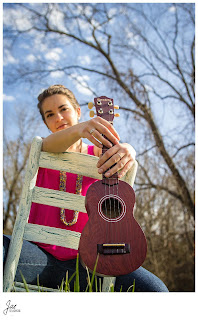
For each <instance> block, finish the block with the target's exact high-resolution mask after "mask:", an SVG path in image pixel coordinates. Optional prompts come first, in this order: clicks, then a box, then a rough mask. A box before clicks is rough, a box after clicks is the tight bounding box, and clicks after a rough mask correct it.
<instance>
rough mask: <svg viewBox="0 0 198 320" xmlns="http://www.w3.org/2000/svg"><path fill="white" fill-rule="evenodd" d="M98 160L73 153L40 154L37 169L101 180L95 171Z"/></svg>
mask: <svg viewBox="0 0 198 320" xmlns="http://www.w3.org/2000/svg"><path fill="white" fill-rule="evenodd" d="M97 162H98V158H96V157H94V156H91V155H87V154H83V153H77V152H76V153H75V152H64V153H47V152H41V155H40V160H39V167H42V168H48V169H54V170H63V171H67V172H72V173H75V174H81V175H83V176H87V177H91V178H94V179H101V175H100V174H99V173H98V172H97V170H96V164H97Z"/></svg>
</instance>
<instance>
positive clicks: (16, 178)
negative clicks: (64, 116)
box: [3, 110, 38, 234]
mask: <svg viewBox="0 0 198 320" xmlns="http://www.w3.org/2000/svg"><path fill="white" fill-rule="evenodd" d="M13 119H14V120H13ZM13 119H11V118H9V121H6V120H5V122H4V137H3V138H4V144H3V152H4V161H3V162H4V163H3V189H4V203H3V229H4V233H6V234H11V233H12V228H13V225H14V222H15V218H16V214H17V210H18V205H19V201H20V196H21V191H22V186H23V181H24V173H25V168H26V164H27V160H28V156H29V150H30V145H31V141H32V136H33V132H34V130H35V129H36V127H37V126H38V124H37V123H38V121H37V117H35V114H34V115H31V114H29V113H28V112H26V113H22V112H21V111H20V110H16V113H14V114H13ZM13 122H15V124H16V125H17V130H16V135H15V138H10V137H9V131H10V130H9V129H8V126H9V124H10V123H13Z"/></svg>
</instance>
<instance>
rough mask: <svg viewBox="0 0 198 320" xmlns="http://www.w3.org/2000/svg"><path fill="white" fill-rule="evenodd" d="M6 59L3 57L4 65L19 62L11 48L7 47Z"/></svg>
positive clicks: (5, 51)
mask: <svg viewBox="0 0 198 320" xmlns="http://www.w3.org/2000/svg"><path fill="white" fill-rule="evenodd" d="M3 56H4V59H3V64H4V66H6V65H8V64H10V63H11V64H17V63H18V60H17V59H16V58H15V57H13V55H12V54H11V53H10V51H9V50H7V49H5V50H4V55H3Z"/></svg>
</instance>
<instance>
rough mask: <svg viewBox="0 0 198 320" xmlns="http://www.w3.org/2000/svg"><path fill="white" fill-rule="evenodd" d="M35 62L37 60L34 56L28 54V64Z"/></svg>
mask: <svg viewBox="0 0 198 320" xmlns="http://www.w3.org/2000/svg"><path fill="white" fill-rule="evenodd" d="M35 60H36V58H35V56H34V55H33V54H28V55H27V57H26V61H28V62H34V61H35Z"/></svg>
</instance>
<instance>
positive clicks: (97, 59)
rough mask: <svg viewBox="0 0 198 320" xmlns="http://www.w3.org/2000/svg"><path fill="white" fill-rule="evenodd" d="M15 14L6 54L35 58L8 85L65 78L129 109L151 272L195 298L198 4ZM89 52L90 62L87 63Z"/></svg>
mask: <svg viewBox="0 0 198 320" xmlns="http://www.w3.org/2000/svg"><path fill="white" fill-rule="evenodd" d="M5 7H6V6H5ZM8 9H9V10H8V11H5V27H4V36H5V39H6V42H5V46H4V48H5V50H6V52H9V53H11V52H12V54H13V55H14V49H15V48H17V47H18V46H19V45H20V41H22V40H23V38H24V37H25V38H26V40H27V43H28V41H29V43H30V44H31V53H32V52H33V53H34V54H35V56H34V58H35V59H33V62H32V63H31V64H30V63H26V62H25V61H24V60H23V61H22V60H21V61H19V63H18V65H17V67H16V68H13V69H12V70H9V73H8V74H7V75H6V77H5V80H4V81H9V83H12V82H16V83H17V82H23V81H26V83H27V82H29V83H31V85H36V83H37V82H38V81H40V82H41V81H43V82H46V83H48V82H49V80H48V77H49V75H50V74H52V73H54V72H62V73H63V74H64V75H65V76H66V79H69V80H68V82H69V81H75V84H77V85H81V87H84V88H85V89H87V90H89V91H90V92H91V93H92V94H93V95H94V96H98V95H100V93H101V92H105V90H106V88H109V91H110V92H111V94H112V96H114V100H116V101H121V106H120V109H121V112H122V113H123V116H125V117H126V118H125V119H126V121H125V125H124V130H125V131H126V135H125V137H126V139H125V140H127V142H129V143H131V144H132V145H134V144H135V145H134V146H135V148H136V150H137V160H138V162H139V170H138V174H137V178H136V181H135V191H136V202H137V206H136V212H135V214H136V216H137V219H138V221H140V224H141V225H142V226H143V228H144V231H145V233H146V236H147V240H148V247H149V251H148V256H147V260H146V262H145V266H146V267H147V268H148V269H149V270H151V271H153V272H154V273H155V274H157V275H158V276H160V278H161V279H162V280H164V281H165V283H166V284H167V285H168V287H170V290H172V291H180V290H181V291H182V290H183V291H193V290H194V172H195V165H194V147H195V143H194V123H195V32H194V31H195V17H194V15H195V12H194V11H195V8H194V5H193V4H190V3H186V4H174V5H172V4H116V5H112V4H97V3H95V4H91V3H89V4H51V3H50V4H47V3H46V4H36V5H35V4H34V5H31V4H9V5H8ZM6 14H9V19H8V17H7V18H6ZM7 20H8V21H7ZM21 21H22V22H23V23H20V22H21ZM32 43H34V44H35V46H37V48H38V47H39V46H40V48H41V50H40V51H39V54H38V51H34V47H33V46H32ZM42 46H43V47H42ZM42 48H43V51H42ZM54 48H59V49H61V50H62V51H61V54H62V59H61V60H58V62H57V61H56V59H54V60H53V59H52V60H46V59H45V54H46V52H53V50H54ZM35 50H36V49H35ZM81 52H83V55H84V56H86V57H89V59H90V61H91V62H89V61H88V62H86V61H84V62H83V60H82V59H79V58H80V53H81ZM5 56H6V55H5ZM81 58H82V57H81ZM89 59H88V60H89ZM35 80H36V81H35ZM84 103H87V101H83V102H82V103H81V105H82V104H84ZM172 119H174V121H175V123H174V124H173V120H172ZM165 122H166V126H165V125H164V123H165ZM119 129H120V130H122V128H121V127H120V128H119ZM186 270H187V271H186Z"/></svg>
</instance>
